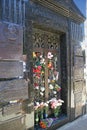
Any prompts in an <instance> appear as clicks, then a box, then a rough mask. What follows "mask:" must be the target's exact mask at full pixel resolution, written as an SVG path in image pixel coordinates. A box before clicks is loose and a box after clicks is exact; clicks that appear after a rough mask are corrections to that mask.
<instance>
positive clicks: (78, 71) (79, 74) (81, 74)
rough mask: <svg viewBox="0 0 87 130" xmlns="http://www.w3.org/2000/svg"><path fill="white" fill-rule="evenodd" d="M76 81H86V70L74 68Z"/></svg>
mask: <svg viewBox="0 0 87 130" xmlns="http://www.w3.org/2000/svg"><path fill="white" fill-rule="evenodd" d="M74 79H75V80H79V79H84V68H83V67H75V68H74Z"/></svg>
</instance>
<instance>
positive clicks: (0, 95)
mask: <svg viewBox="0 0 87 130" xmlns="http://www.w3.org/2000/svg"><path fill="white" fill-rule="evenodd" d="M26 98H28V83H27V81H25V80H23V79H18V80H9V81H1V82H0V101H1V102H5V101H10V100H18V99H26Z"/></svg>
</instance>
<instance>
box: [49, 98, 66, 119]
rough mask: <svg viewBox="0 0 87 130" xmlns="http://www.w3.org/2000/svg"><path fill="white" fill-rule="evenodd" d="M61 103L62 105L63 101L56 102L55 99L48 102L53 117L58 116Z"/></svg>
mask: <svg viewBox="0 0 87 130" xmlns="http://www.w3.org/2000/svg"><path fill="white" fill-rule="evenodd" d="M62 103H64V101H63V100H61V99H58V100H57V99H56V98H53V99H51V100H50V106H51V109H52V110H53V113H54V116H55V117H57V116H58V114H59V112H60V107H61V106H62Z"/></svg>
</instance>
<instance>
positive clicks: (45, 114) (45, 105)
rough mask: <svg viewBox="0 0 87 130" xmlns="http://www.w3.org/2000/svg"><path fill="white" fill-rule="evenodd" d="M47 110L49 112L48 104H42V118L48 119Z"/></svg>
mask: <svg viewBox="0 0 87 130" xmlns="http://www.w3.org/2000/svg"><path fill="white" fill-rule="evenodd" d="M48 110H49V104H48V103H44V117H45V118H47V117H48Z"/></svg>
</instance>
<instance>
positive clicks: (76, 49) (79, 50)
mask: <svg viewBox="0 0 87 130" xmlns="http://www.w3.org/2000/svg"><path fill="white" fill-rule="evenodd" d="M74 54H75V55H78V56H82V48H81V46H80V45H74Z"/></svg>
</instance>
